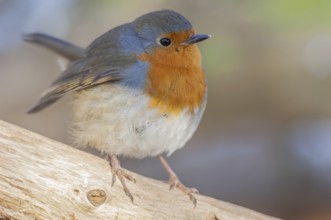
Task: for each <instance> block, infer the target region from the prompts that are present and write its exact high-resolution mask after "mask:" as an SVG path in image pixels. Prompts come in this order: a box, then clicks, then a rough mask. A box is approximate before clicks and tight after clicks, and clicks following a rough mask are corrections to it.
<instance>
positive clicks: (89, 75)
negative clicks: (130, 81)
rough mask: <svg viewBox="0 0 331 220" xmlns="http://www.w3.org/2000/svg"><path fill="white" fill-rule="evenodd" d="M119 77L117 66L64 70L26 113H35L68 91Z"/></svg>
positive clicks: (118, 78) (115, 79)
mask: <svg viewBox="0 0 331 220" xmlns="http://www.w3.org/2000/svg"><path fill="white" fill-rule="evenodd" d="M120 79H121V77H120V69H118V68H109V69H103V70H102V69H101V70H100V69H99V70H95V69H94V68H87V69H83V70H80V71H76V72H69V73H68V72H67V71H65V72H64V73H63V74H61V76H60V77H59V78H58V79H57V80H56V81H55V82H53V83H52V85H51V86H50V87H49V89H47V90H46V91H45V92H44V93H43V94H42V96H41V98H40V99H39V101H38V103H37V104H36V105H35V106H34V107H33V108H32V109H30V110H29V111H28V113H35V112H38V111H41V110H43V109H44V108H46V107H47V106H49V105H50V104H52V103H54V102H55V101H57V100H58V99H59V98H61V97H62V96H63V95H64V94H66V93H68V92H70V91H75V90H79V89H83V88H88V87H90V86H93V85H97V84H100V83H104V82H113V81H118V80H120Z"/></svg>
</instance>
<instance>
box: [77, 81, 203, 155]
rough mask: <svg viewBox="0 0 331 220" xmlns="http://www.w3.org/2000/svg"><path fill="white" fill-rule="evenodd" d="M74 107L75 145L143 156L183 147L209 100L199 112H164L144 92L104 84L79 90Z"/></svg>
mask: <svg viewBox="0 0 331 220" xmlns="http://www.w3.org/2000/svg"><path fill="white" fill-rule="evenodd" d="M73 107H74V108H73V110H74V112H73V114H74V115H73V117H74V119H73V136H74V144H75V146H77V147H80V148H85V147H91V148H95V149H98V150H99V151H100V152H102V153H107V154H115V155H123V156H127V157H135V158H143V157H147V156H156V155H159V154H162V153H166V154H168V155H169V154H171V153H173V152H174V151H175V150H177V149H179V148H181V147H183V146H184V144H185V143H186V142H187V141H188V140H189V139H190V138H191V136H192V135H193V133H194V131H195V130H196V129H197V127H198V124H199V122H200V119H201V116H202V113H203V111H204V107H205V102H204V103H203V105H202V107H201V108H199V109H196V111H195V113H191V112H189V111H187V110H184V111H183V112H181V113H180V114H179V115H167V114H161V113H160V112H159V111H158V109H156V108H154V109H152V108H150V107H149V97H147V96H146V95H145V94H142V92H138V91H137V92H136V93H135V92H134V91H132V90H130V91H128V90H127V89H124V88H123V87H121V86H120V85H109V84H103V85H99V86H95V87H92V88H90V89H86V90H82V91H79V92H77V93H76V94H75V97H74V101H73Z"/></svg>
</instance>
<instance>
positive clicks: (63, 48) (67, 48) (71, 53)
mask: <svg viewBox="0 0 331 220" xmlns="http://www.w3.org/2000/svg"><path fill="white" fill-rule="evenodd" d="M23 40H25V41H27V42H31V43H35V44H39V45H41V46H44V47H46V48H48V49H50V50H52V51H54V52H56V53H57V54H59V55H61V56H63V57H65V58H67V59H69V60H71V61H73V60H77V59H79V58H80V57H82V56H84V55H85V49H83V48H81V47H79V46H76V45H74V44H71V43H69V42H66V41H63V40H60V39H58V38H55V37H52V36H49V35H46V34H41V33H32V34H26V35H23Z"/></svg>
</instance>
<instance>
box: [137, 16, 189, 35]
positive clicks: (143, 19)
mask: <svg viewBox="0 0 331 220" xmlns="http://www.w3.org/2000/svg"><path fill="white" fill-rule="evenodd" d="M134 24H135V30H136V32H137V34H138V36H139V37H141V38H143V39H146V40H150V41H155V39H156V38H157V37H159V36H160V35H162V34H165V33H174V32H178V31H188V30H191V29H192V28H193V27H192V24H191V23H190V22H189V21H188V20H187V19H186V18H185V17H184V16H183V15H181V14H179V13H177V12H175V11H172V10H161V11H154V12H150V13H148V14H145V15H142V16H140V17H138V18H137V19H136V20H135V21H134Z"/></svg>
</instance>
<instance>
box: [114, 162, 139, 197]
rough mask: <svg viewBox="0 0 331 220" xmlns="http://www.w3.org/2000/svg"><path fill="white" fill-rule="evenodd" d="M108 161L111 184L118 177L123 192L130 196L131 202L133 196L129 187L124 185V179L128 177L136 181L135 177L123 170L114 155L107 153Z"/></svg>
mask: <svg viewBox="0 0 331 220" xmlns="http://www.w3.org/2000/svg"><path fill="white" fill-rule="evenodd" d="M108 161H109V165H110V167H111V172H112V182H111V186H113V185H114V183H115V182H116V178H117V177H118V179H119V180H120V182H121V184H122V187H123V189H124V192H125V194H126V195H127V196H128V197H130V199H131V201H132V202H133V196H132V194H131V192H130V190H129V188H128V187H127V186H126V183H125V179H128V180H130V181H132V182H134V183H135V182H136V179H135V178H133V177H132V176H131V175H129V174H127V173H126V172H125V170H124V169H123V168H122V167H121V164H120V161H119V160H118V159H117V157H116V156H115V155H108Z"/></svg>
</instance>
